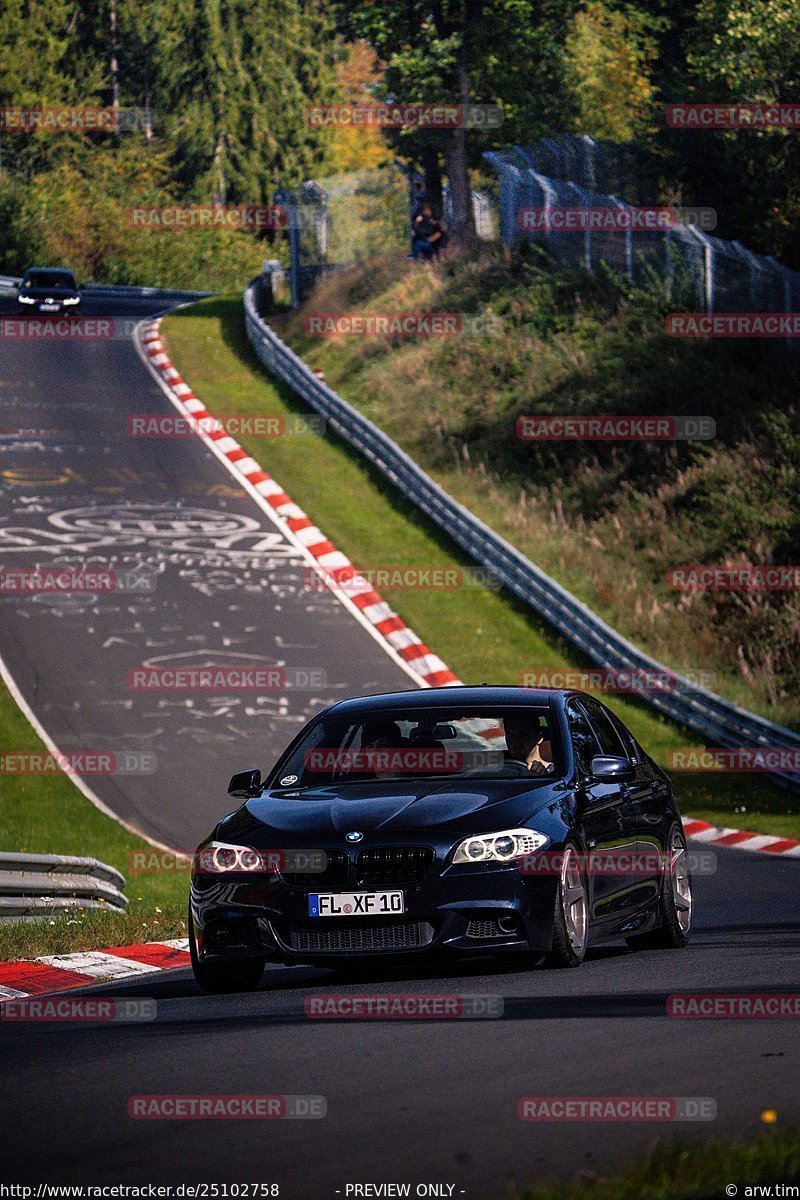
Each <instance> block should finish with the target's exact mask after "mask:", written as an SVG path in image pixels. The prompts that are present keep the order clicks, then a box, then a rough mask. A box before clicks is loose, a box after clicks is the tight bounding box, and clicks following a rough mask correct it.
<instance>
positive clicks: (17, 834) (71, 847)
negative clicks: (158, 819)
mask: <svg viewBox="0 0 800 1200" xmlns="http://www.w3.org/2000/svg"><path fill="white" fill-rule="evenodd" d="M0 744H2V746H4V747H6V748H9V747H13V749H14V751H15V752H20V753H23V752H25V751H42V750H44V747H43V746H42V743H41V742H40V740H39V738H38V737H37V735H36V733H35V732H34V731H33V729H32V728H31V726H30V725H29V723H28V720H27V718H26V717H25V716H24V714H23V713H22V712H21V711H20V709H19V708H18V707H17V705H16V703H15V702H14V699H13V697H12V696H11V695H10V693H9V692H8V691H7V689H6V687H5V686H4V685H3V684H2V683H0ZM0 848H1V849H3V850H15V851H19V852H23V853H27V854H77V855H86V856H88V857H91V858H98V859H100V861H101V862H105V863H108V864H109V865H110V866H112V867H116V868H117V870H118V871H121V872H122V874H123V875H124V876H125V879H126V880H127V886H126V888H125V894H126V895H127V896H128V899H129V900H130V907H129V908H128V911H127V912H125V913H117V912H104V911H102V910H98V909H85V910H82V911H81V910H76V911H75V912H71V913H70V914H69V915H68V916H58V917H53V918H48V919H45V920H44V921H35V922H24V923H16V922H15V923H13V924H9V923H7V922H0V960H2V959H7V958H31V957H35V956H36V955H38V954H61V953H66V952H68V951H73V950H96V949H98V948H100V947H102V946H114V945H126V944H130V943H132V942H147V941H163V940H165V939H167V938H175V937H183V936H184V935H185V930H186V897H187V894H188V873H184V872H181V873H176V872H175V871H169V870H165V871H157V872H151V873H149V874H134V873H133V871H132V869H131V868H132V864H134V865H135V863H136V860H133V859H132V858H131V855H132V854H134V853H136V852H142V851H143V852H146V853H147V854H148V855H149V854H151V853H152V852H153V847H152V846H151V845H150V844H149V843H148V842H145V841H144V840H143V839H142V838H139V837H136V835H135V834H132V833H129V832H128V831H127V830H126V829H124V828H123V827H122V826H121V825H119V824H118V823H117V822H116V821H114V820H112V818H111V817H107V816H105V814H104V813H102V812H100V810H99V809H98V808H96V807H95V806H94V805H93V804H92V803H91V802H90V801H89V800H87V799H86V797H85V796H83V795H81V793H80V792H79V791H78V789H77V788H76V787H75V785H74V784H73V783H72V782H71V781H70V780H69V779H68V778H67V776H65V775H59V774H52V775H4V776H3V781H2V788H0Z"/></svg>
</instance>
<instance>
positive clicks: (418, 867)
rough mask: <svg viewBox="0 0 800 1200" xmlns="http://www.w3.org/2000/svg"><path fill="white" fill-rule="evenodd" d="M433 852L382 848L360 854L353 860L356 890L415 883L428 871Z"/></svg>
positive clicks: (415, 849)
mask: <svg viewBox="0 0 800 1200" xmlns="http://www.w3.org/2000/svg"><path fill="white" fill-rule="evenodd" d="M433 860H434V852H433V850H432V849H431V848H430V846H383V847H379V848H378V849H376V850H362V851H361V853H360V854H359V856H358V858H357V859H356V882H357V884H358V886H359V887H395V886H397V885H399V884H403V883H418V882H419V881H420V880H421V879H424V878H425V876H426V875H427V874H428V871H429V870H430V869H431V865H432V863H433Z"/></svg>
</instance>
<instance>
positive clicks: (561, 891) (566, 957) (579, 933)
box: [544, 843, 589, 968]
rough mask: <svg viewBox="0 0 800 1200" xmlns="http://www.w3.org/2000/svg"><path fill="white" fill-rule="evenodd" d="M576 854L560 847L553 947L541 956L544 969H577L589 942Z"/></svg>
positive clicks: (582, 876)
mask: <svg viewBox="0 0 800 1200" xmlns="http://www.w3.org/2000/svg"><path fill="white" fill-rule="evenodd" d="M579 860H580V852H579V851H578V848H577V846H575V845H573V844H572V843H569V844H568V845H566V846H565V847H564V856H563V861H562V864H561V873H560V875H559V879H558V888H557V890H556V903H555V912H554V914H553V945H552V949H551V950H550V951H549V953H547V954H546V955H545V958H544V965H545V966H547V967H555V968H563V967H579V966H580V965H581V963H582V962H583V960H584V958H585V957H586V947H587V944H588V941H589V887H588V884H587V881H586V876H585V874H584V872H583V871H582V869H581V866H580V861H579Z"/></svg>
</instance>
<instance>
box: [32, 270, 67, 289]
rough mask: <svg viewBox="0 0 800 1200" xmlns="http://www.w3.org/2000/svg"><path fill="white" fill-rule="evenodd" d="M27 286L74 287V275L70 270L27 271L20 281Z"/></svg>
mask: <svg viewBox="0 0 800 1200" xmlns="http://www.w3.org/2000/svg"><path fill="white" fill-rule="evenodd" d="M22 286H23V287H28V288H74V287H75V277H74V275H73V274H72V273H71V272H70V271H28V273H27V275H26V276H25V278H24V279H23V281H22Z"/></svg>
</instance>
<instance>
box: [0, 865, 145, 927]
mask: <svg viewBox="0 0 800 1200" xmlns="http://www.w3.org/2000/svg"><path fill="white" fill-rule="evenodd" d="M124 887H125V878H124V876H122V875H120V873H119V871H115V870H114V868H113V867H109V866H107V865H106V863H102V862H98V860H97V859H96V858H74V857H71V856H65V855H61V854H17V853H14V852H6V851H0V920H3V919H5V920H16V921H30V920H34V919H36V918H37V917H49V916H51V915H52V914H53V913H57V912H63V911H65V910H68V909H73V908H106V909H114V910H116V911H117V912H124V911H125V909H126V908H127V907H128V898H127V896H123V894H122V889H123V888H124Z"/></svg>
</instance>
